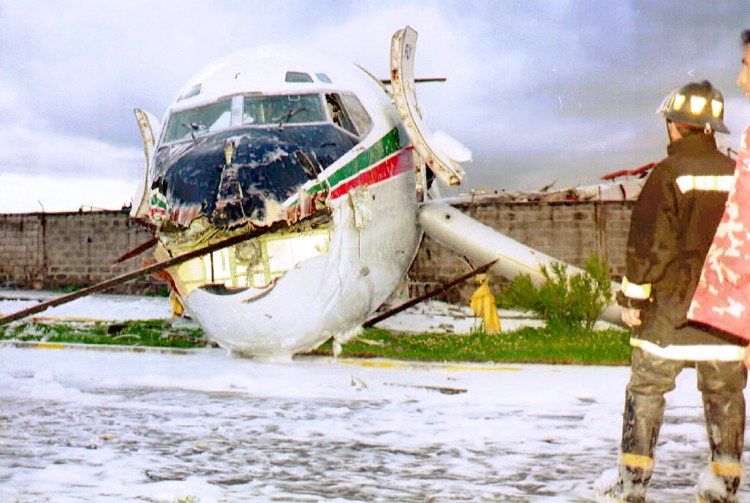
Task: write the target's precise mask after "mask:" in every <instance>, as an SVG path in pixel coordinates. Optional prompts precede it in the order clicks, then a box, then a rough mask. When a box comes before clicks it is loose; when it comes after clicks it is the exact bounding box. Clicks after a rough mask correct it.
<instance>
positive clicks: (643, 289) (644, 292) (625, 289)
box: [620, 277, 651, 299]
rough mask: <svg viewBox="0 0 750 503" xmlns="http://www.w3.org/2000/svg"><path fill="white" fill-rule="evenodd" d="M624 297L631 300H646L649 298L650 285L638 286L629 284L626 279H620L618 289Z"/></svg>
mask: <svg viewBox="0 0 750 503" xmlns="http://www.w3.org/2000/svg"><path fill="white" fill-rule="evenodd" d="M620 289H621V290H622V293H624V294H625V296H626V297H630V298H631V299H648V298H649V297H651V283H644V284H642V285H639V284H637V283H631V282H630V281H628V278H625V277H623V278H622V287H621V288H620Z"/></svg>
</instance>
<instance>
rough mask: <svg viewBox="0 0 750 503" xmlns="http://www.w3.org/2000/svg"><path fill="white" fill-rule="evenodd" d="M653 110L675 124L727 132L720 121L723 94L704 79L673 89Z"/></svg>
mask: <svg viewBox="0 0 750 503" xmlns="http://www.w3.org/2000/svg"><path fill="white" fill-rule="evenodd" d="M657 112H658V113H661V114H662V115H664V117H665V118H666V119H667V120H669V121H672V122H674V123H675V124H677V125H679V126H686V127H689V128H693V129H703V130H704V131H705V132H706V133H707V134H709V133H713V132H714V131H718V132H719V133H729V129H728V128H727V126H726V125H725V124H724V97H723V96H722V95H721V93H720V92H719V90H718V89H716V88H715V87H714V86H712V85H711V83H710V82H709V81H707V80H704V81H703V82H691V83H690V84H686V85H684V86H682V87H680V88H677V89H675V90H673V91H672V92H671V93H669V94H668V95H667V96H666V97H665V98H664V100H663V101H662V103H661V106H660V107H659V109H658V110H657Z"/></svg>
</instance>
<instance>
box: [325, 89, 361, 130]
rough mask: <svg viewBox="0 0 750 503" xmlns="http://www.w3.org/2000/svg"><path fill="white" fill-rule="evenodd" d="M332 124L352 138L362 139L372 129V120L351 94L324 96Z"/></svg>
mask: <svg viewBox="0 0 750 503" xmlns="http://www.w3.org/2000/svg"><path fill="white" fill-rule="evenodd" d="M326 104H327V105H328V110H329V112H330V113H331V118H332V119H333V123H334V124H336V125H337V126H339V127H341V128H343V129H346V130H347V131H349V132H350V133H351V134H353V135H354V136H358V137H360V138H361V137H363V136H366V135H367V133H369V132H370V130H371V129H372V118H371V117H370V114H368V113H367V110H365V107H364V106H362V103H360V101H359V100H358V99H357V97H356V96H354V95H353V94H334V93H332V94H326Z"/></svg>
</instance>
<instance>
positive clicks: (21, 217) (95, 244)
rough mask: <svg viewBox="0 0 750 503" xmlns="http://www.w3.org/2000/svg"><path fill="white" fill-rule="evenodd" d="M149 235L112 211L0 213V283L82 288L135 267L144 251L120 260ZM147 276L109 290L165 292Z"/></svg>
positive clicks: (21, 285)
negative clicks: (130, 257)
mask: <svg viewBox="0 0 750 503" xmlns="http://www.w3.org/2000/svg"><path fill="white" fill-rule="evenodd" d="M150 237H151V234H150V233H149V232H148V231H147V230H145V229H143V228H142V227H140V226H139V225H137V224H136V223H135V222H134V221H133V220H131V219H130V217H129V216H128V215H127V214H125V213H122V212H117V211H93V212H85V213H84V212H78V213H27V214H15V215H0V285H4V286H6V287H8V286H9V287H17V288H27V289H28V288H31V289H60V288H66V287H71V286H72V287H79V288H80V287H85V286H89V285H92V284H95V283H99V282H101V281H104V280H107V279H111V278H113V277H115V276H118V275H120V274H124V273H126V272H129V271H132V270H135V269H137V268H138V267H140V262H141V259H142V258H143V256H146V255H147V254H144V255H143V256H140V257H134V258H132V259H129V260H126V261H124V262H121V263H119V264H115V261H116V260H117V259H118V258H119V257H120V256H122V255H123V254H125V253H126V252H128V251H130V250H132V249H134V248H136V247H137V246H139V245H140V244H142V243H144V242H146V241H148V240H149V239H150ZM164 288H165V285H164V284H163V283H161V282H159V281H156V280H154V279H152V278H151V277H144V278H142V279H138V280H134V281H132V282H130V283H125V284H123V285H121V286H119V287H114V288H113V289H112V290H110V292H112V293H147V292H156V291H160V290H164Z"/></svg>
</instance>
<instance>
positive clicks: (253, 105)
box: [242, 94, 326, 126]
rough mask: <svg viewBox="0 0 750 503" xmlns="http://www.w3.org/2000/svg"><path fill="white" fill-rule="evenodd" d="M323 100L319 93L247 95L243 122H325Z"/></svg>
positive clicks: (253, 123)
mask: <svg viewBox="0 0 750 503" xmlns="http://www.w3.org/2000/svg"><path fill="white" fill-rule="evenodd" d="M325 121H326V115H325V112H324V111H323V102H322V100H321V98H320V96H319V95H317V94H291V95H279V96H246V97H245V103H244V107H243V111H242V123H243V124H252V125H258V126H262V125H267V124H278V125H280V126H283V125H284V124H301V123H307V122H325Z"/></svg>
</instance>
